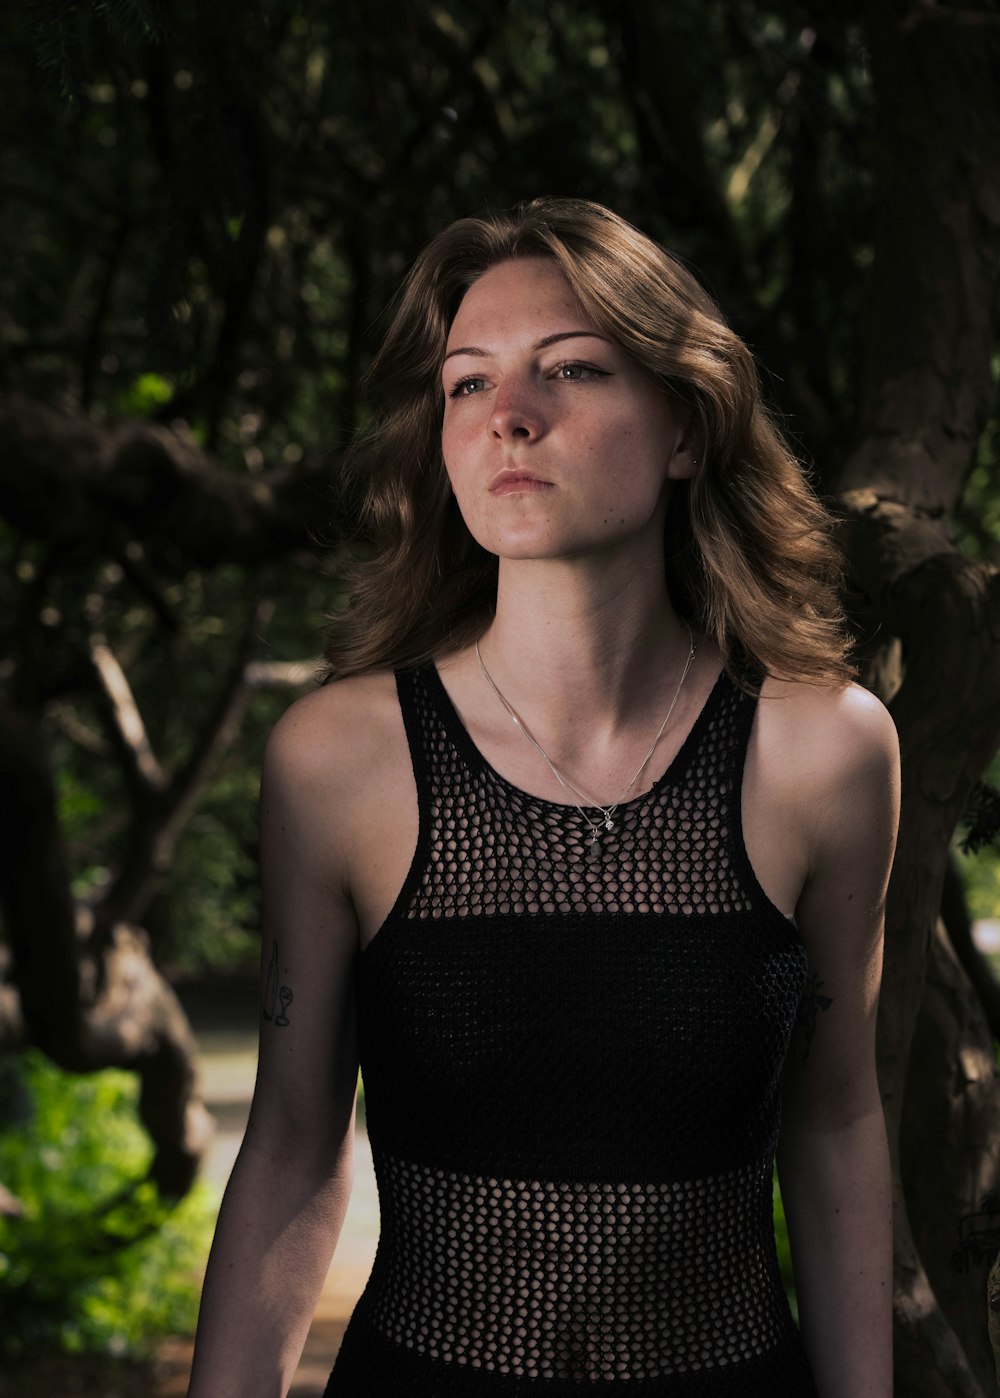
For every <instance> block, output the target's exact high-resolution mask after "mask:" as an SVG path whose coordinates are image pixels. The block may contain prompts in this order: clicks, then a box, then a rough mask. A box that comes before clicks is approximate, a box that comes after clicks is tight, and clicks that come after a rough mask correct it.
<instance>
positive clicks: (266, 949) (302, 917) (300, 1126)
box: [189, 690, 358, 1398]
mask: <svg viewBox="0 0 1000 1398" xmlns="http://www.w3.org/2000/svg"><path fill="white" fill-rule="evenodd" d="M338 707H339V701H338V698H337V697H336V696H335V695H334V694H333V691H331V690H326V691H319V692H318V693H316V694H315V695H310V696H308V697H307V698H305V699H303V700H300V701H299V703H297V704H295V705H293V707H292V708H291V709H290V710H289V712H288V713H287V714H286V715H285V717H284V718H283V719H282V720H281V722H280V723H279V724H278V725H277V727H276V728H275V730H274V732H273V733H272V735H271V738H270V740H269V743H268V746H267V751H266V754H265V759H264V772H263V780H262V785H261V816H260V850H261V870H262V879H263V922H262V926H263V941H262V955H261V965H262V1018H261V1030H260V1058H259V1063H258V1069H257V1083H256V1087H255V1090H254V1097H253V1104H252V1106H251V1110H250V1119H249V1123H248V1125H247V1130H246V1135H245V1137H244V1141H243V1145H242V1147H241V1149H240V1153H239V1156H238V1158H237V1161H236V1165H235V1167H234V1169H233V1173H232V1176H231V1178H230V1181H229V1185H228V1187H227V1189H226V1193H225V1197H224V1200H223V1204H222V1209H221V1212H220V1215H219V1221H218V1226H217V1229H216V1234H215V1241H214V1243H213V1246H212V1252H211V1256H210V1259H209V1265H208V1271H207V1274H206V1278H205V1286H204V1291H203V1295H202V1303H201V1313H200V1317H199V1321H198V1335H197V1340H196V1345H195V1358H194V1368H193V1372H192V1379H191V1387H190V1389H189V1398H279V1395H284V1394H285V1393H286V1392H287V1391H288V1387H289V1385H290V1383H291V1380H292V1376H293V1375H294V1372H295V1368H296V1365H297V1363H298V1359H299V1356H300V1354H301V1351H302V1346H303V1344H304V1343H305V1338H306V1334H307V1332H308V1328H309V1323H310V1321H311V1319H312V1315H313V1311H314V1309H315V1305H316V1301H317V1298H318V1295H319V1292H320V1289H321V1287H322V1284H323V1280H324V1277H325V1275H326V1271H327V1268H328V1266H329V1263H330V1258H331V1256H332V1254H333V1250H334V1247H335V1245H336V1241H337V1238H338V1236H339V1233H340V1228H341V1225H342V1223H343V1218H344V1213H345V1210H346V1208H347V1202H348V1198H349V1195H350V1190H351V1182H352V1178H353V1165H354V1106H355V1092H356V1086H357V1075H358V1050H357V1039H356V1027H355V1014H354V989H353V980H354V964H355V957H356V954H357V942H358V936H357V925H356V919H355V917H354V913H353V910H352V907H351V903H350V899H349V897H348V895H347V892H346V887H345V884H346V880H345V877H344V870H343V869H342V868H341V867H340V862H341V861H340V860H339V858H338V853H337V852H338V849H340V848H341V847H342V844H343V841H342V840H340V839H338V829H339V828H341V823H342V820H343V805H344V800H343V797H344V792H343V790H342V779H343V775H344V774H343V773H342V772H339V771H338V770H337V768H338V759H337V753H336V748H335V747H334V746H332V738H333V737H334V736H337V737H339V740H340V743H341V745H342V746H343V745H344V744H345V742H346V740H347V738H348V737H349V735H345V734H343V732H341V733H340V734H339V735H338V734H337V726H338V724H337V720H338V712H337V710H338ZM340 765H342V764H340Z"/></svg>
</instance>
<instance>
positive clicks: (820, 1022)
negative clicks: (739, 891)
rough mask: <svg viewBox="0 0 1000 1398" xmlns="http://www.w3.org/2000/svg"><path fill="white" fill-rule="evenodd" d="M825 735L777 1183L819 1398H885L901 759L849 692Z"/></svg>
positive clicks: (813, 783)
mask: <svg viewBox="0 0 1000 1398" xmlns="http://www.w3.org/2000/svg"><path fill="white" fill-rule="evenodd" d="M820 731H821V734H822V737H821V740H820V746H819V747H818V748H814V750H813V752H812V753H811V754H810V755H809V756H808V758H807V760H806V761H805V762H804V763H803V769H802V771H801V772H800V777H803V778H804V780H802V781H800V783H799V798H800V800H801V801H802V802H803V806H802V809H801V819H802V823H803V829H805V830H806V831H808V832H809V843H810V861H809V863H810V871H809V875H808V878H807V880H806V883H805V887H804V889H803V891H802V894H801V897H800V899H799V901H798V904H797V906H796V920H797V922H798V924H799V928H800V931H801V933H802V937H803V939H804V941H805V943H806V946H807V948H808V950H809V957H810V963H811V975H810V982H809V985H808V987H807V991H806V996H805V999H804V1001H803V1006H802V1015H801V1024H800V1026H799V1028H798V1029H797V1031H796V1034H795V1037H794V1038H793V1042H792V1047H791V1052H790V1056H789V1062H788V1068H787V1072H786V1083H785V1105H784V1115H783V1119H782V1130H781V1141H780V1144H779V1149H778V1171H779V1178H780V1181H781V1190H782V1197H783V1200H784V1203H785V1208H786V1213H787V1218H788V1228H789V1237H790V1241H791V1246H792V1259H793V1264H794V1268H795V1282H796V1290H797V1294H798V1298H799V1309H800V1320H801V1326H802V1333H803V1338H804V1340H805V1343H806V1347H807V1349H808V1351H809V1355H810V1358H811V1360H812V1364H813V1369H814V1371H815V1375H816V1381H817V1386H818V1389H819V1393H820V1396H821V1398H891V1394H892V1201H891V1192H890V1176H889V1155H888V1148H887V1144H886V1134H885V1124H884V1119H883V1114H882V1106H881V1102H880V1098H879V1091H878V1083H877V1079H876V1074H875V1018H876V1011H877V1007H878V993H879V984H880V978H881V966H882V932H883V910H884V900H885V891H886V885H887V881H888V876H889V867H890V864H891V861H892V854H893V849H894V845H895V836H896V823H897V820H898V803H899V776H898V764H899V754H898V746H897V743H896V735H895V730H894V729H893V726H892V722H891V720H890V718H889V716H888V714H886V712H885V710H884V709H883V708H882V706H881V705H880V704H878V702H877V701H876V700H874V699H873V698H872V697H871V696H870V695H867V694H866V693H864V692H863V691H860V690H857V689H853V690H851V691H848V692H847V693H846V694H844V695H842V696H841V697H840V699H839V700H838V702H837V703H836V704H835V705H834V706H832V707H831V711H830V712H829V714H828V715H827V717H826V720H825V721H824V723H823V725H822V728H821V730H820ZM806 805H807V806H808V809H807V808H806Z"/></svg>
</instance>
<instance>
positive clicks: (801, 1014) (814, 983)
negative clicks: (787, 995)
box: [795, 973, 833, 1058]
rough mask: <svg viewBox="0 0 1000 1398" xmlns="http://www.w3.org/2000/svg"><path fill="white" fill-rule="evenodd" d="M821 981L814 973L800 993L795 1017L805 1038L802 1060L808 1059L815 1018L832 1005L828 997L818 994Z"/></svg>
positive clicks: (814, 1031) (814, 1028)
mask: <svg viewBox="0 0 1000 1398" xmlns="http://www.w3.org/2000/svg"><path fill="white" fill-rule="evenodd" d="M822 987H823V981H821V980H820V978H819V976H817V975H816V974H815V973H813V975H811V976H810V977H809V979H808V980H807V981H806V988H805V990H804V991H803V992H802V999H801V1000H800V1001H799V1010H798V1014H797V1015H796V1017H795V1022H796V1024H800V1025H801V1026H802V1031H803V1033H804V1034H805V1036H806V1051H805V1054H804V1055H803V1057H804V1058H808V1057H809V1050H810V1048H811V1047H812V1041H813V1036H814V1035H815V1033H816V1016H817V1014H819V1012H820V1011H821V1010H828V1009H829V1008H830V1006H831V1005H832V1004H833V1000H832V998H831V997H830V996H829V995H822V994H821V993H820V992H821V990H822Z"/></svg>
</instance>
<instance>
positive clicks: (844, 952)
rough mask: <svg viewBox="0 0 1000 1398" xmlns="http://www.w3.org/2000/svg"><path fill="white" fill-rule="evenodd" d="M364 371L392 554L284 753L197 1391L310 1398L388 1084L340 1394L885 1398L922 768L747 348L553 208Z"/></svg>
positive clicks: (454, 259) (409, 322)
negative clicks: (885, 1042)
mask: <svg viewBox="0 0 1000 1398" xmlns="http://www.w3.org/2000/svg"><path fill="white" fill-rule="evenodd" d="M372 383H373V385H374V388H375V390H376V391H377V394H378V395H379V398H378V404H377V408H378V411H377V414H376V417H375V419H374V421H373V424H372V426H371V427H370V429H369V430H368V432H367V434H366V436H365V438H364V440H363V441H362V442H361V443H360V444H359V446H358V448H357V449H356V452H355V455H354V458H353V463H354V471H355V473H356V475H357V477H358V478H359V479H361V480H362V481H363V484H364V490H365V500H366V526H367V529H368V533H369V536H370V538H371V539H372V540H373V543H374V550H373V552H371V553H370V554H369V556H368V558H367V561H366V562H364V563H363V564H361V565H359V566H358V567H357V569H356V570H355V573H354V576H353V578H352V596H353V605H352V607H351V609H349V610H348V611H347V612H346V613H345V614H344V615H343V616H341V617H340V618H339V619H338V620H337V621H336V623H335V626H334V629H333V636H332V641H331V646H330V652H329V659H330V679H331V680H332V681H334V682H332V683H329V684H326V685H325V686H324V687H322V688H320V689H318V690H317V691H316V692H315V693H313V694H311V695H309V696H308V697H306V698H304V699H302V700H300V701H299V702H298V703H297V704H295V705H294V706H293V707H292V709H291V710H290V711H289V713H288V714H287V715H286V716H285V717H284V718H283V719H282V721H281V722H280V723H279V724H278V726H277V728H276V729H275V732H274V734H273V736H272V738H271V740H270V743H269V745H268V749H267V755H266V760H265V769H264V779H263V795H262V826H261V851H262V864H263V877H264V907H265V922H264V968H265V976H266V981H265V1003H264V1018H265V1022H264V1024H263V1026H262V1035H261V1051H260V1067H259V1072H258V1080H257V1090H256V1093H255V1097H254V1103H253V1110H252V1114H251V1119H250V1124H249V1126H248V1128H247V1134H246V1139H245V1142H244V1145H243V1148H242V1151H241V1153H240V1157H239V1160H238V1162H237V1165H236V1167H235V1169H234V1172H233V1176H232V1180H231V1181H230V1184H229V1188H228V1190H227V1193H226V1198H225V1203H224V1205H223V1210H222V1214H221V1216H220V1221H219V1227H218V1232H217V1234H216V1241H215V1245H214V1247H213V1251H212V1257H211V1262H210V1266H209V1271H208V1276H207V1279H206V1283H205V1293H204V1300H203V1305H202V1317H201V1323H200V1328H199V1337H198V1345H197V1352H196V1361H195V1368H194V1377H193V1381H192V1386H191V1398H227V1395H232V1398H252V1396H253V1395H260V1398H270V1395H272V1394H284V1393H285V1392H287V1389H288V1385H289V1383H290V1381H291V1376H292V1374H293V1372H294V1369H295V1366H296V1362H297V1359H298V1356H299V1353H300V1350H301V1346H302V1344H303V1341H304V1338H305V1335H306V1332H307V1329H308V1325H309V1321H310V1317H311V1314H312V1311H313V1307H314V1305H315V1302H316V1298H317V1294H318V1292H319V1289H320V1287H321V1285H322V1281H323V1277H324V1275H325V1272H326V1269H327V1266H328V1264H329V1260H330V1256H331V1253H332V1251H333V1248H334V1245H335V1243H336V1240H337V1236H338V1233H339V1230H340V1226H341V1222H342V1219H343V1215H344V1210H345V1208H346V1205H347V1199H348V1195H349V1193H350V1186H351V1174H352V1159H353V1129H354V1097H355V1083H356V1077H357V1069H358V1062H359V1054H360V1062H361V1066H362V1070H363V1074H364V1080H365V1087H366V1105H367V1114H368V1130H369V1135H370V1139H371V1144H372V1150H373V1153H374V1159H375V1166H376V1171H377V1175H378V1183H379V1194H380V1202H381V1211H382V1231H381V1238H380V1243H379V1251H378V1256H377V1259H376V1262H375V1266H374V1269H373V1272H372V1276H371V1279H370V1280H369V1282H368V1285H367V1288H366V1290H365V1292H364V1295H363V1296H362V1298H361V1300H360V1302H359V1303H358V1306H357V1309H356V1311H355V1313H354V1316H353V1317H352V1320H351V1324H350V1327H349V1329H348V1331H347V1334H346V1336H345V1339H344V1342H343V1346H342V1349H341V1353H340V1356H339V1357H338V1360H337V1363H336V1366H335V1368H334V1371H333V1374H332V1376H331V1379H330V1383H329V1386H328V1389H327V1393H328V1394H330V1395H342V1396H343V1398H393V1395H405V1398H445V1395H461V1396H462V1398H479V1395H482V1398H494V1395H495V1398H525V1396H526V1395H532V1398H535V1396H536V1395H537V1396H538V1398H566V1395H570V1394H572V1395H574V1398H575V1396H576V1395H578V1394H579V1393H580V1392H581V1391H583V1390H582V1389H581V1382H583V1388H585V1390H586V1392H587V1393H600V1394H603V1393H609V1394H610V1393H615V1394H626V1393H627V1394H629V1395H632V1394H634V1395H647V1394H648V1395H663V1398H668V1396H669V1398H702V1395H706V1398H707V1396H708V1395H733V1396H734V1398H735V1395H739V1396H740V1398H752V1395H761V1398H806V1395H813V1394H819V1395H820V1398H888V1395H889V1394H890V1393H891V1353H890V1351H891V1344H890V1300H891V1280H890V1219H891V1205H890V1196H889V1172H888V1161H887V1150H886V1140H885V1133H884V1128H883V1121H882V1113H881V1108H880V1102H879V1095H878V1089H877V1086H876V1078H875V1066H874V1031H875V1012H876V1004H877V997H878V986H879V974H880V964H881V938H882V908H883V898H884V894H885V888H886V881H887V877H888V870H889V864H890V861H891V857H892V849H893V843H894V836H895V825H896V816H897V788H898V775H897V769H898V754H897V748H896V741H895V735H894V732H893V727H892V724H891V721H890V720H889V718H888V715H887V714H886V713H885V711H884V709H883V708H882V707H881V705H880V704H879V703H878V701H877V700H875V699H874V698H873V697H872V696H871V695H870V694H868V693H867V692H866V691H864V690H862V689H860V688H858V687H857V686H855V685H853V684H852V683H850V671H849V669H848V667H847V665H846V663H845V661H844V652H845V640H844V634H843V631H842V629H841V617H840V613H839V609H838V605H837V601H836V596H835V584H836V580H837V558H836V554H835V552H834V550H833V546H832V544H831V542H830V539H829V529H828V520H827V518H826V516H825V514H824V513H823V511H822V509H821V507H820V506H819V505H818V503H817V502H816V500H815V499H814V497H813V496H812V494H811V493H810V491H809V488H808V486H807V484H806V483H805V481H804V478H803V475H802V472H801V470H800V468H799V467H798V465H797V464H796V462H795V461H794V459H793V458H792V456H791V455H790V453H789V452H788V450H787V448H786V447H785V446H784V445H783V443H782V441H781V439H780V436H779V434H778V433H777V431H776V430H775V427H774V425H773V424H772V422H771V421H770V419H769V417H768V414H767V412H766V410H765V408H764V406H763V405H762V403H761V400H760V392H759V387H758V381H757V377H756V373H755V370H754V366H753V363H752V359H751V356H750V354H749V352H748V350H747V349H746V347H745V346H744V345H743V344H742V342H741V341H740V340H739V339H738V338H737V337H736V336H735V335H734V334H733V333H732V332H731V331H730V330H729V329H728V327H727V326H726V324H725V322H724V321H723V319H722V316H721V314H720V312H719V310H718V308H717V307H716V306H715V305H714V303H713V302H712V301H711V300H710V298H709V297H708V296H706V294H705V293H704V291H702V290H701V288H700V287H699V285H698V284H697V282H696V281H695V280H694V278H693V277H692V276H691V275H690V274H689V273H688V272H687V271H686V270H685V269H684V268H683V267H682V266H681V265H680V264H679V263H678V261H677V260H676V259H674V258H673V257H671V256H670V255H669V254H667V253H665V252H663V251H662V250H661V249H660V248H658V247H657V246H656V245H654V244H653V243H651V242H650V241H649V240H648V239H647V238H645V237H644V236H642V235H641V234H640V233H638V232H637V231H636V230H635V229H633V228H632V227H630V226H629V225H628V224H627V223H625V222H624V221H623V220H621V219H620V218H618V217H616V216H615V215H614V214H612V213H610V212H609V211H608V210H606V209H603V208H601V207H599V206H597V205H594V204H590V203H586V202H583V201H579V200H560V199H542V200H536V201H535V202H534V203H531V204H529V205H527V206H525V207H523V208H521V209H519V210H518V211H516V212H515V213H513V214H512V215H510V216H504V217H496V218H493V217H491V218H486V219H464V220H462V221H460V222H459V223H456V224H454V225H452V227H450V228H448V229H447V230H445V232H444V233H442V234H441V235H440V236H439V237H437V238H436V239H435V240H434V241H433V242H432V243H431V244H430V246H429V247H428V248H427V249H426V251H425V252H424V253H423V255H422V256H421V257H420V258H419V260H418V261H417V263H416V266H415V267H414V269H413V271H412V273H411V275H410V278H409V280H408V283H407V286H406V288H405V290H404V294H403V296H402V300H401V303H400V305H399V307H398V310H397V313H396V316H395V319H394V320H393V322H392V325H391V327H390V329H389V332H388V336H387V338H386V341H385V344H384V346H383V349H382V351H381V353H380V355H379V357H378V359H377V361H376V364H375V366H374V369H373V371H372ZM779 1124H780V1136H779ZM776 1150H777V1158H778V1168H779V1174H780V1180H781V1187H782V1194H783V1198H784V1201H785V1208H786V1212H787V1217H788V1224H789V1230H790V1235H791V1243H792V1252H793V1260H794V1265H795V1274H796V1286H797V1294H798V1298H799V1305H800V1314H801V1331H800V1330H799V1329H798V1328H797V1327H796V1326H795V1324H794V1322H793V1320H792V1317H791V1314H790V1312H789V1309H788V1306H787V1303H786V1301H785V1297H784V1293H783V1290H782V1287H781V1282H780V1279H779V1275H778V1269H777V1263H776V1256H775V1247H774V1236H773V1224H772V1217H771V1177H772V1167H773V1161H774V1156H775V1151H776Z"/></svg>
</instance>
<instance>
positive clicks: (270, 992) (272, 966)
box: [263, 942, 295, 1028]
mask: <svg viewBox="0 0 1000 1398" xmlns="http://www.w3.org/2000/svg"><path fill="white" fill-rule="evenodd" d="M278 980H279V976H278V943H277V942H272V943H271V960H270V963H269V965H268V968H267V975H266V976H265V978H264V1007H263V1015H264V1018H265V1019H269V1020H271V1021H273V1023H274V1024H276V1025H279V1026H280V1027H281V1028H284V1027H285V1025H286V1024H290V1023H291V1021H290V1020H289V1018H288V1013H287V1012H288V1007H289V1005H290V1004H291V1003H292V1000H293V999H294V998H295V997H294V995H293V994H292V991H291V988H290V987H289V986H287V985H283V986H281V987H280V988H279V986H278ZM277 1000H280V1001H281V1013H280V1014H278V1015H277V1016H275V1013H274V1011H275V1002H276V1001H277Z"/></svg>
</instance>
